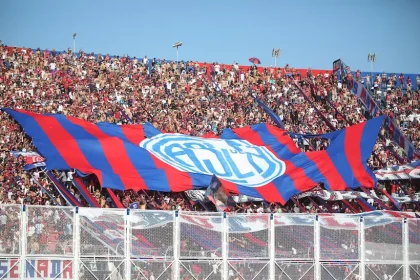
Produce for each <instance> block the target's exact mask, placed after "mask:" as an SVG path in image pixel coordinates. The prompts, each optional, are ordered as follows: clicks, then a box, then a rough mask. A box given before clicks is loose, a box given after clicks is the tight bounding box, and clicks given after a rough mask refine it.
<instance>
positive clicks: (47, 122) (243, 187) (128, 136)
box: [3, 108, 383, 204]
mask: <svg viewBox="0 0 420 280" xmlns="http://www.w3.org/2000/svg"><path fill="white" fill-rule="evenodd" d="M3 110H4V111H5V112H7V113H8V114H9V115H10V116H12V117H13V118H14V119H15V120H16V121H17V122H18V123H19V124H20V125H21V126H22V127H23V129H24V130H25V132H26V133H27V135H29V136H30V137H32V141H33V143H34V145H35V147H36V148H37V150H38V152H39V153H40V154H41V155H42V156H43V157H44V158H45V159H46V165H47V169H49V170H52V169H57V170H69V169H72V168H75V169H77V170H79V171H80V172H83V173H86V174H95V175H96V176H97V177H98V179H99V182H100V183H101V185H102V186H103V187H105V188H111V189H116V190H126V189H133V190H135V191H138V190H141V189H149V190H156V191H164V192H170V191H173V192H179V191H185V190H191V189H197V188H206V187H207V186H208V185H209V184H210V181H211V178H212V176H213V175H215V176H217V177H218V178H219V179H220V181H221V182H222V184H223V187H224V188H225V189H226V190H227V191H229V192H231V193H236V194H243V195H248V196H252V197H257V198H263V199H265V200H267V201H271V202H280V203H283V204H284V203H285V202H286V201H287V200H289V198H290V197H291V196H293V195H296V194H298V193H301V192H304V191H307V190H309V189H311V188H313V187H314V186H315V185H317V183H319V182H323V183H324V184H325V185H326V186H327V187H328V188H329V189H331V190H344V189H345V188H346V187H350V188H356V187H359V186H362V185H363V186H366V187H374V186H375V185H376V178H375V176H374V174H373V173H372V171H371V170H370V169H369V168H368V167H367V165H366V161H367V159H368V158H369V156H370V155H371V153H372V149H373V147H374V144H375V143H376V138H377V135H378V132H379V129H380V126H381V124H382V122H383V117H378V118H375V119H372V120H369V121H367V122H364V123H360V124H357V125H354V126H351V127H349V128H346V129H344V130H340V131H336V132H335V133H334V136H333V137H332V139H331V144H330V146H329V147H328V149H327V150H325V151H315V152H307V153H303V152H301V151H300V150H299V148H297V147H296V145H295V143H294V141H293V140H292V139H291V138H290V137H289V136H288V134H287V132H286V131H285V130H282V129H280V128H277V127H274V126H271V125H268V124H265V123H261V124H257V125H253V126H246V127H242V128H237V129H232V130H231V129H225V130H224V132H223V133H222V135H221V136H220V137H218V138H217V137H211V136H208V135H207V137H205V138H204V137H193V136H188V135H182V134H171V133H160V132H159V131H158V130H157V129H156V128H154V127H153V126H152V125H150V124H144V125H114V124H110V123H97V124H93V123H89V122H87V121H84V120H81V119H77V118H74V117H66V116H64V115H60V114H44V115H43V114H36V113H32V112H28V111H23V110H12V109H6V108H5V109H3Z"/></svg>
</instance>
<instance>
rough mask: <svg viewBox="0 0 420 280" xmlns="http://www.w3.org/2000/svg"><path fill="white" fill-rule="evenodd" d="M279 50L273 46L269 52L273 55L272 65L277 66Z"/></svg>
mask: <svg viewBox="0 0 420 280" xmlns="http://www.w3.org/2000/svg"><path fill="white" fill-rule="evenodd" d="M280 50H281V49H275V48H273V50H272V52H271V56H272V57H274V67H277V58H278V57H279V56H280Z"/></svg>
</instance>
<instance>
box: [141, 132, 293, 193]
mask: <svg viewBox="0 0 420 280" xmlns="http://www.w3.org/2000/svg"><path fill="white" fill-rule="evenodd" d="M140 147H142V148H144V149H146V150H148V151H149V152H150V153H152V154H153V155H155V156H156V157H157V158H159V159H160V160H162V161H163V162H165V163H167V164H169V165H171V166H173V167H175V168H176V169H178V170H180V171H184V172H191V173H198V174H207V175H213V174H214V175H216V176H218V177H219V178H221V179H224V180H227V181H230V182H232V183H235V184H238V185H242V186H245V187H252V188H255V187H259V186H263V185H265V184H267V183H269V182H271V181H272V180H274V179H275V178H277V177H280V176H281V175H283V174H284V172H285V170H286V166H285V163H284V162H283V161H282V160H280V159H278V158H277V157H276V156H275V155H274V154H273V153H271V152H270V151H269V150H268V149H267V148H266V147H260V146H255V145H252V144H251V143H249V142H248V141H245V140H236V139H235V140H234V139H206V138H198V137H192V136H186V135H182V134H159V135H157V136H154V137H152V138H148V139H145V140H143V141H142V142H141V143H140Z"/></svg>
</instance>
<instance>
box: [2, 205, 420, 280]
mask: <svg viewBox="0 0 420 280" xmlns="http://www.w3.org/2000/svg"><path fill="white" fill-rule="evenodd" d="M406 216H407V218H400V217H394V216H393V215H392V214H390V213H383V214H381V215H371V216H369V215H368V216H365V217H361V216H356V215H344V214H335V215H332V214H331V215H323V214H321V215H319V216H316V215H308V214H224V213H204V212H172V211H142V210H127V209H98V208H74V207H39V206H21V205H0V280H6V279H37V280H49V279H56V280H61V279H75V280H77V279H86V280H130V279H133V280H138V279H144V280H151V279H154V280H157V279H162V280H169V279H171V280H172V279H182V280H184V279H193V280H194V279H195V280H204V279H209V280H210V279H225V280H226V279H232V280H233V279H234V280H239V279H243V280H248V279H261V280H268V279H276V280H277V279H331V280H334V279H420V220H419V219H416V218H415V216H413V215H411V216H412V217H413V218H409V216H410V215H408V214H407V215H406Z"/></svg>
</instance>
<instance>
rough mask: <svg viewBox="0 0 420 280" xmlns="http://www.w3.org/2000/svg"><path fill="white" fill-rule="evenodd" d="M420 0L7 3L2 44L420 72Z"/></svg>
mask: <svg viewBox="0 0 420 280" xmlns="http://www.w3.org/2000/svg"><path fill="white" fill-rule="evenodd" d="M419 12H420V1H419V0H400V1H395V0H353V1H338V0H318V1H316V0H289V1H283V0H276V1H264V0H260V1H255V0H254V1H250V0H212V1H204V0H203V1H201V0H195V1H192V0H185V1H184V0H179V1H172V0H166V1H163V0H153V1H145V0H144V1H143V0H126V1H123V0H122V1H108V0H101V1H87V0H73V1H57V0H54V1H53V0H41V1H33V0H1V1H0V40H2V41H3V43H4V44H7V45H15V46H25V47H32V48H37V47H40V48H49V49H52V48H56V49H57V50H64V49H67V48H68V47H72V46H73V39H72V34H73V33H75V32H76V33H77V34H78V36H77V39H76V49H80V48H83V50H85V51H88V52H91V51H94V52H96V53H103V54H104V53H110V54H116V55H123V54H129V55H130V56H137V57H143V56H144V55H147V56H148V57H149V58H152V57H157V58H166V59H169V60H175V59H176V52H175V50H174V49H173V48H172V45H173V44H174V43H175V42H177V41H182V42H183V43H184V45H183V46H182V47H181V48H180V49H179V59H180V60H198V61H206V62H214V61H218V62H219V63H232V62H234V61H237V62H239V63H240V64H249V62H248V58H250V57H258V58H259V59H261V61H262V64H263V65H266V66H269V65H274V60H273V58H272V57H271V50H272V48H273V47H276V48H281V50H282V52H281V56H280V58H279V59H278V62H277V65H281V66H284V65H285V64H286V63H289V65H291V66H294V67H298V68H307V67H312V68H316V69H331V68H332V62H333V61H334V60H335V59H337V58H341V59H343V61H344V62H345V63H346V64H347V65H349V66H351V68H352V69H356V68H358V69H361V70H366V71H370V64H369V63H368V62H367V55H368V53H369V52H375V53H376V57H377V62H376V63H375V64H374V71H387V72H397V73H399V72H404V73H420V17H419V16H418V14H419Z"/></svg>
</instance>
